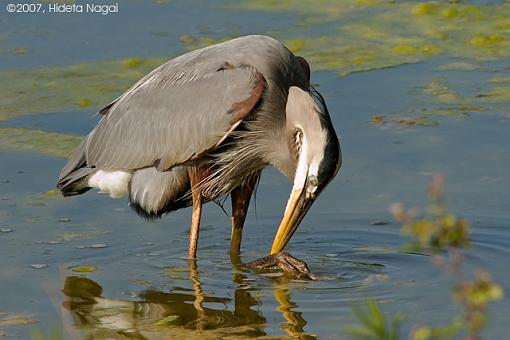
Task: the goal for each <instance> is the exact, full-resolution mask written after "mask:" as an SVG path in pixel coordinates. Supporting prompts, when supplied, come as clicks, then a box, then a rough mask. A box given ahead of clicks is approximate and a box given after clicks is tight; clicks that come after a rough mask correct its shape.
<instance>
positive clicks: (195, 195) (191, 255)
mask: <svg viewBox="0 0 510 340" xmlns="http://www.w3.org/2000/svg"><path fill="white" fill-rule="evenodd" d="M188 174H189V178H190V184H191V196H192V199H193V213H192V215H191V227H190V232H189V246H188V259H195V258H196V257H197V245H198V235H199V229H200V218H201V217H202V203H203V196H202V192H201V191H200V189H199V184H200V182H201V180H202V178H203V174H202V173H201V170H200V168H195V167H192V168H190V169H189V170H188Z"/></svg>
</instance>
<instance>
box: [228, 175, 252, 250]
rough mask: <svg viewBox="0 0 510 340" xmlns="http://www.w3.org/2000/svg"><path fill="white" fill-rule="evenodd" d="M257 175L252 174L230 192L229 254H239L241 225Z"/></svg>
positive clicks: (241, 234) (244, 218) (241, 235)
mask: <svg viewBox="0 0 510 340" xmlns="http://www.w3.org/2000/svg"><path fill="white" fill-rule="evenodd" d="M258 178H259V175H258V174H257V175H253V176H252V177H250V179H249V180H247V181H246V182H245V183H244V184H243V185H241V186H239V187H237V188H235V189H234V190H232V192H231V193H230V196H231V198H232V237H231V239H230V254H239V252H240V250H241V239H242V237H243V226H244V221H245V220H246V213H247V212H248V206H249V205H250V199H251V195H252V194H253V190H255V186H256V185H257V181H258Z"/></svg>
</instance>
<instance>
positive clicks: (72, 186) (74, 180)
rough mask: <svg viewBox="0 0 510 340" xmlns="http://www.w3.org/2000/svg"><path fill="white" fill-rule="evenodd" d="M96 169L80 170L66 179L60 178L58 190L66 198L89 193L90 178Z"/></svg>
mask: <svg viewBox="0 0 510 340" xmlns="http://www.w3.org/2000/svg"><path fill="white" fill-rule="evenodd" d="M94 172H95V169H92V168H86V167H85V168H79V169H76V170H75V171H73V172H71V173H70V174H68V175H67V176H65V177H64V178H60V179H59V181H58V183H57V188H58V189H59V190H60V191H61V192H62V195H64V196H74V195H80V194H83V193H84V192H87V191H89V190H90V189H91V188H90V186H89V185H88V182H89V178H90V176H91V175H93V174H94Z"/></svg>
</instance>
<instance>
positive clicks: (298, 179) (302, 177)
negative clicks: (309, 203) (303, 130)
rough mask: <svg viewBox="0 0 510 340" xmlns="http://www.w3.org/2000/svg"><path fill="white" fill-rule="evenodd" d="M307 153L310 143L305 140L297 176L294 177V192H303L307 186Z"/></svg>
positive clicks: (302, 145)
mask: <svg viewBox="0 0 510 340" xmlns="http://www.w3.org/2000/svg"><path fill="white" fill-rule="evenodd" d="M307 153H308V142H307V140H306V138H303V140H302V144H301V152H300V153H299V161H298V165H297V168H296V174H295V175H294V185H293V186H292V189H293V190H301V189H303V187H304V186H305V182H306V177H307V175H308V162H307Z"/></svg>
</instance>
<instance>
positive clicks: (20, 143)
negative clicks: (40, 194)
mask: <svg viewBox="0 0 510 340" xmlns="http://www.w3.org/2000/svg"><path fill="white" fill-rule="evenodd" d="M82 139H83V137H80V136H72V135H66V134H61V133H54V132H46V131H41V130H31V129H21V128H0V150H9V149H13V150H27V151H32V152H37V153H42V154H45V155H49V156H55V157H63V158H65V157H69V156H70V155H71V152H72V151H73V149H74V148H76V147H77V146H78V144H79V143H80V142H81V140H82Z"/></svg>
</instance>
